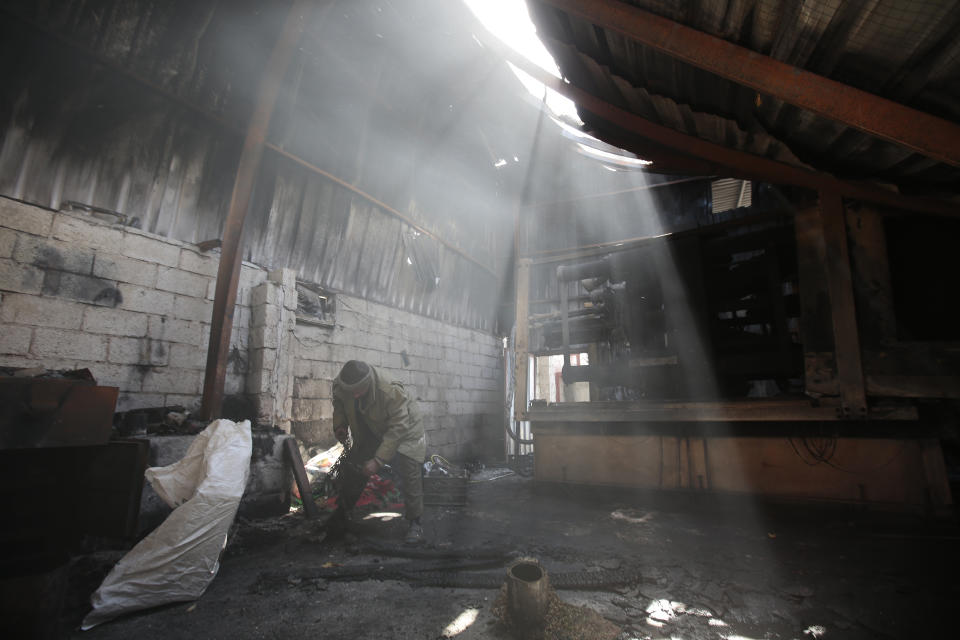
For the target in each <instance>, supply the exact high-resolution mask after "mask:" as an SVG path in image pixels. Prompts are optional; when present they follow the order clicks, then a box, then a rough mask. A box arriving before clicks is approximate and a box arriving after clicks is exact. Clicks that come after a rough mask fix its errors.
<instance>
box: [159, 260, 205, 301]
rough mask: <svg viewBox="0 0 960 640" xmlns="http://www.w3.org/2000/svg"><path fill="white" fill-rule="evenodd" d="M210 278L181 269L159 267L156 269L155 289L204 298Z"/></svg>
mask: <svg viewBox="0 0 960 640" xmlns="http://www.w3.org/2000/svg"><path fill="white" fill-rule="evenodd" d="M209 282H210V280H209V278H207V277H206V276H201V275H197V274H196V273H190V272H189V271H184V270H182V269H171V268H169V267H160V268H159V271H157V289H161V290H163V291H172V292H173V293H179V294H181V295H185V296H191V297H194V298H206V297H207V286H208V284H209Z"/></svg>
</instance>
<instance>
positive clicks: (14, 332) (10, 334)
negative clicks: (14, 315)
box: [0, 326, 33, 355]
mask: <svg viewBox="0 0 960 640" xmlns="http://www.w3.org/2000/svg"><path fill="white" fill-rule="evenodd" d="M32 337H33V329H31V328H30V327H11V326H5V327H4V328H3V331H2V332H0V353H3V354H11V355H26V354H28V353H29V352H30V339H31V338H32Z"/></svg>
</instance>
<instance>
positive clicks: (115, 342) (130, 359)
mask: <svg viewBox="0 0 960 640" xmlns="http://www.w3.org/2000/svg"><path fill="white" fill-rule="evenodd" d="M169 359H170V351H169V345H167V344H166V343H164V342H161V341H159V340H151V339H150V338H110V354H109V357H108V358H107V361H108V362H111V363H114V364H136V365H151V366H157V367H162V366H166V365H167V364H168V362H169Z"/></svg>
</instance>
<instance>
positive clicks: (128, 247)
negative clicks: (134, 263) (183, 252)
mask: <svg viewBox="0 0 960 640" xmlns="http://www.w3.org/2000/svg"><path fill="white" fill-rule="evenodd" d="M119 246H120V251H121V253H123V255H125V256H127V257H128V258H136V259H138V260H145V261H147V262H154V263H159V264H162V265H166V266H168V267H175V266H177V265H178V264H180V247H178V246H176V245H172V244H168V243H167V242H164V241H163V240H160V239H158V238H152V237H150V236H146V235H140V234H139V233H137V232H135V231H128V232H127V233H126V234H124V236H123V241H122V242H121V243H120V245H119ZM107 250H108V251H110V250H111V248H109V247H108V248H107ZM112 250H113V251H116V247H113V248H112Z"/></svg>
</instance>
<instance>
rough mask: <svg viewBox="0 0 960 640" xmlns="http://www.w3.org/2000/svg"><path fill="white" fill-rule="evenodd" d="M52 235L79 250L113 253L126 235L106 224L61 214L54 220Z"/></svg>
mask: <svg viewBox="0 0 960 640" xmlns="http://www.w3.org/2000/svg"><path fill="white" fill-rule="evenodd" d="M50 235H51V236H52V237H54V238H56V239H57V240H63V241H64V242H69V243H71V244H73V245H76V246H77V247H79V248H84V247H88V248H91V249H98V250H102V251H113V250H116V248H117V247H118V246H120V243H121V241H122V240H123V236H124V233H123V231H122V230H121V229H112V228H110V227H109V226H107V225H105V224H100V223H97V222H94V221H92V220H87V219H81V218H75V217H73V216H71V215H67V214H65V213H60V214H57V216H56V217H55V218H54V220H53V231H52V232H51V234H50Z"/></svg>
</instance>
